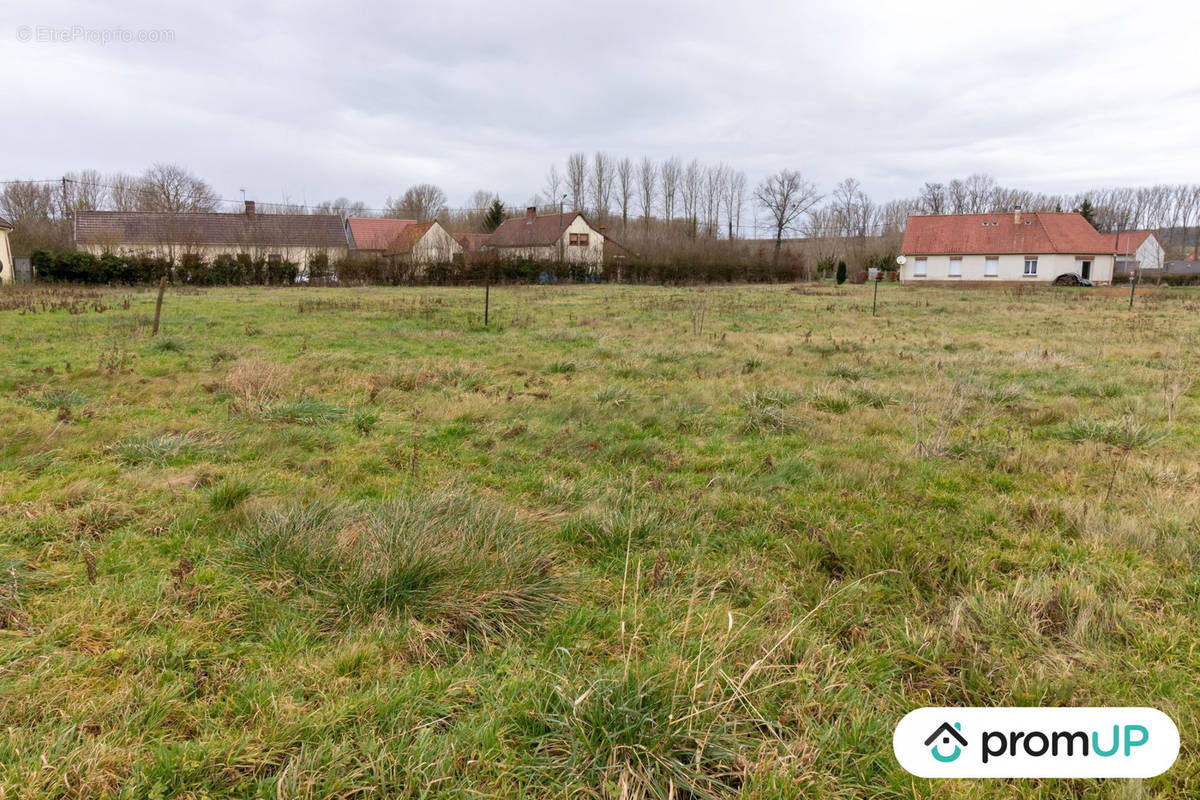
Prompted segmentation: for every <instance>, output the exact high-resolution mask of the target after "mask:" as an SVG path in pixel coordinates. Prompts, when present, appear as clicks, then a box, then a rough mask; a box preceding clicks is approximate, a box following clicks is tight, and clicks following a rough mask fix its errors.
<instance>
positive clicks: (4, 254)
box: [0, 228, 17, 283]
mask: <svg viewBox="0 0 1200 800" xmlns="http://www.w3.org/2000/svg"><path fill="white" fill-rule="evenodd" d="M16 275H17V273H16V271H15V267H13V254H12V248H11V247H9V245H8V229H7V228H0V283H12V281H13V279H14V278H15V277H16Z"/></svg>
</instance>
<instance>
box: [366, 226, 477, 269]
mask: <svg viewBox="0 0 1200 800" xmlns="http://www.w3.org/2000/svg"><path fill="white" fill-rule="evenodd" d="M384 255H385V256H387V257H388V258H391V259H394V260H396V261H397V262H399V263H402V264H408V265H409V266H412V267H416V268H417V269H416V274H417V275H420V273H421V272H422V271H423V268H424V267H426V266H429V265H430V264H450V263H452V262H453V261H455V260H456V259H457V260H461V259H462V255H463V246H462V245H461V244H459V243H458V242H457V241H455V239H454V237H453V236H451V235H450V234H449V233H447V232H446V229H445V228H443V227H442V226H441V225H440V224H439V223H438V222H437V221H436V220H430V221H429V222H414V223H413V224H412V225H408V226H405V228H404V229H403V230H402V231H400V233H399V235H397V236H396V238H395V239H393V240H392V241H391V243H390V244H389V245H388V246H387V249H386V250H384Z"/></svg>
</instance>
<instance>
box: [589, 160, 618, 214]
mask: <svg viewBox="0 0 1200 800" xmlns="http://www.w3.org/2000/svg"><path fill="white" fill-rule="evenodd" d="M588 188H589V189H590V190H591V194H592V208H593V210H594V211H595V212H596V218H597V219H599V220H601V221H604V220H606V219H608V206H609V204H610V203H611V202H612V188H613V160H612V156H610V155H609V154H608V153H599V152H598V153H596V157H595V158H593V159H592V174H591V176H590V177H589V178H588Z"/></svg>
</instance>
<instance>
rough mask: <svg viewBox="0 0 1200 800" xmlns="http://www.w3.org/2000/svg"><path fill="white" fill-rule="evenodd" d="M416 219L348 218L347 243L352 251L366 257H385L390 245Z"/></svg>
mask: <svg viewBox="0 0 1200 800" xmlns="http://www.w3.org/2000/svg"><path fill="white" fill-rule="evenodd" d="M416 224H417V221H416V220H415V219H391V218H387V217H347V218H346V241H348V242H349V243H350V249H351V250H352V251H354V252H357V253H363V254H365V255H372V254H373V255H383V251H385V250H387V248H388V245H390V244H391V243H392V241H393V240H394V239H395V238H396V237H397V236H399V235H400V232H401V231H403V230H404V229H405V228H407V227H408V226H409V225H416Z"/></svg>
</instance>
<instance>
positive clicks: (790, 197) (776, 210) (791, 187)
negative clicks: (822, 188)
mask: <svg viewBox="0 0 1200 800" xmlns="http://www.w3.org/2000/svg"><path fill="white" fill-rule="evenodd" d="M754 199H755V200H757V201H758V204H759V206H760V207H761V208H762V209H763V211H765V212H766V213H767V217H768V219H769V220H770V224H771V230H772V232H773V233H774V235H775V256H774V258H773V259H772V262H771V268H772V271H775V272H777V271H778V270H779V255H780V252H781V251H782V250H783V235H784V234H785V233H788V232H790V231H793V230H795V229H796V226H797V225H798V223H799V222H800V220H801V219H802V218H803V217H804V214H805V212H807V211H808V210H809V209H810V208H812V207H813V206H814V205H816V203H817V201H818V200H820V199H821V195H820V194H819V193H818V192H817V187H816V185H814V184H812V183H810V182H809V181H806V180H805V179H804V177H803V176H802V175H801V174H800V173H799V172H797V171H795V170H790V169H781V170H780V171H779V172H776V173H775V174H774V175H770V176H768V177H767V178H766V179H765V180H763V182H762V183H760V184H759V185H758V188H757V189H755V190H754Z"/></svg>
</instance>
